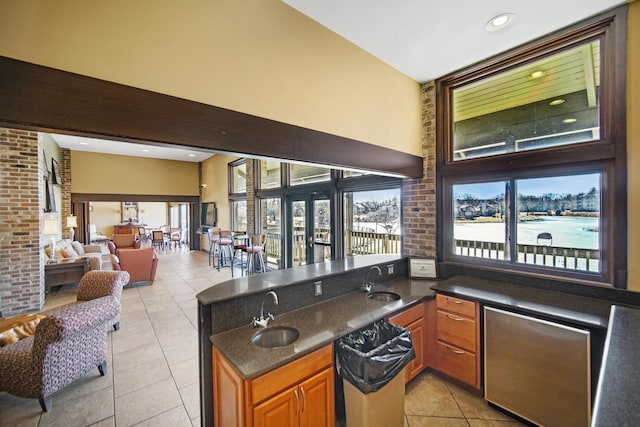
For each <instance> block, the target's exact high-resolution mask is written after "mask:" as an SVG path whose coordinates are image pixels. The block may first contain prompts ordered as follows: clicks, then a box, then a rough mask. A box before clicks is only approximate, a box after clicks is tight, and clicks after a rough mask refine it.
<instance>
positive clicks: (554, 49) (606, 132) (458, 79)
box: [436, 6, 627, 288]
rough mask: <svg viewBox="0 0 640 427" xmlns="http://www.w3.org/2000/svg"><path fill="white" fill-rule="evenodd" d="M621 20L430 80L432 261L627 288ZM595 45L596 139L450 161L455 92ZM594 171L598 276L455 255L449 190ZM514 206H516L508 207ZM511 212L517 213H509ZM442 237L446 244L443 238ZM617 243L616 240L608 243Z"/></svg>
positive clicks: (591, 23)
mask: <svg viewBox="0 0 640 427" xmlns="http://www.w3.org/2000/svg"><path fill="white" fill-rule="evenodd" d="M626 13H627V7H626V6H622V7H619V8H616V9H613V10H611V11H609V12H607V13H604V14H601V15H598V16H596V17H593V18H591V19H589V20H586V21H583V22H582V23H579V24H576V25H574V26H572V27H569V28H567V29H565V30H563V31H560V32H556V33H554V34H551V35H549V36H546V37H543V38H541V39H538V40H535V41H533V42H531V43H528V44H526V45H523V46H521V47H519V48H516V49H513V50H511V51H508V52H506V53H504V54H501V55H498V56H496V57H493V58H490V59H488V60H486V61H484V62H481V63H478V64H475V65H473V66H471V67H468V68H466V69H463V70H460V71H458V72H455V73H453V74H451V75H449V76H445V77H443V78H441V79H439V80H438V81H436V90H437V92H436V94H437V99H436V108H437V116H436V128H437V143H436V159H437V160H436V171H437V187H436V191H437V195H438V203H439V207H438V218H437V223H438V224H439V225H438V228H439V233H438V254H439V258H440V261H441V262H443V263H444V264H445V265H446V264H451V265H452V266H453V265H461V266H463V267H473V268H481V269H491V270H499V271H503V272H505V273H514V272H516V273H520V274H526V275H534V276H544V277H547V278H549V277H551V278H555V279H560V280H567V281H577V282H581V283H584V282H587V283H589V284H598V285H609V286H615V287H619V288H626V270H627V182H626V179H627V178H626ZM595 39H599V40H600V43H601V44H600V48H601V52H600V61H601V63H600V67H601V80H600V84H601V86H600V111H599V115H600V139H599V140H596V141H591V142H585V143H580V144H572V145H561V146H556V147H548V148H543V149H539V150H532V151H522V152H514V153H506V154H501V155H496V156H489V157H483V158H472V159H464V160H454V159H453V122H452V120H453V114H452V97H453V95H452V93H453V90H454V89H456V88H459V87H462V86H464V85H467V84H472V83H475V82H478V81H480V80H483V79H486V78H488V77H491V76H494V75H496V74H499V73H502V72H504V71H507V70H510V69H512V68H514V67H518V66H521V65H524V64H527V63H529V62H533V61H537V60H540V59H542V58H544V57H547V56H550V55H554V54H557V53H559V52H561V51H563V50H565V49H570V48H572V47H575V46H577V45H580V44H584V43H587V42H589V41H593V40H595ZM588 171H596V172H600V173H602V174H603V183H602V194H601V205H602V210H601V212H600V221H601V225H602V227H603V230H602V233H603V234H602V238H601V241H602V247H601V248H600V250H601V256H602V259H601V262H602V264H601V265H602V269H601V271H602V272H601V273H600V274H595V275H594V274H593V273H589V274H582V273H575V272H570V271H566V270H559V269H557V268H555V269H554V268H543V267H538V266H534V265H528V264H522V263H517V262H511V261H496V260H488V259H486V258H473V257H468V256H459V255H455V253H453V251H452V246H453V243H452V242H453V217H452V215H451V210H452V209H453V207H452V206H453V204H452V203H453V200H452V199H453V195H452V194H451V193H452V191H451V188H452V185H453V184H463V183H474V182H486V181H491V180H509V179H523V178H536V177H537V178H540V177H546V176H553V175H556V176H557V175H570V174H578V173H582V172H588ZM514 206H515V203H514ZM513 209H514V210H515V207H514V208H513ZM444 236H450V237H451V238H449V239H445V238H444ZM613 236H615V239H614V238H613Z"/></svg>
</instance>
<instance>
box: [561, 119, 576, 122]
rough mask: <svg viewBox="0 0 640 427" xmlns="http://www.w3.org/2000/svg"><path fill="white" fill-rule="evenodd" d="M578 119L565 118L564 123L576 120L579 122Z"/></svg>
mask: <svg viewBox="0 0 640 427" xmlns="http://www.w3.org/2000/svg"><path fill="white" fill-rule="evenodd" d="M577 121H578V119H564V120H563V121H562V123H575V122H577Z"/></svg>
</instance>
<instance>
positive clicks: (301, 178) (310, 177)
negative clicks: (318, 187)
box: [289, 163, 331, 185]
mask: <svg viewBox="0 0 640 427" xmlns="http://www.w3.org/2000/svg"><path fill="white" fill-rule="evenodd" d="M330 179H331V169H329V168H326V167H322V166H313V165H301V164H297V163H291V164H290V165H289V185H303V184H311V183H314V182H324V181H329V180H330Z"/></svg>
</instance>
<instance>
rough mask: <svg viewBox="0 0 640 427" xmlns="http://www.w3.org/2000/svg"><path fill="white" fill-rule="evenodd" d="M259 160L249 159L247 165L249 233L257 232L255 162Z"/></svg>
mask: <svg viewBox="0 0 640 427" xmlns="http://www.w3.org/2000/svg"><path fill="white" fill-rule="evenodd" d="M256 162H258V160H253V159H247V164H246V165H245V167H246V171H247V175H246V180H247V232H248V233H249V234H255V233H257V230H256V229H255V228H256V186H255V168H254V165H255V163H256Z"/></svg>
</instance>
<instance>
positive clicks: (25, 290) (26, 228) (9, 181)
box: [0, 128, 46, 316]
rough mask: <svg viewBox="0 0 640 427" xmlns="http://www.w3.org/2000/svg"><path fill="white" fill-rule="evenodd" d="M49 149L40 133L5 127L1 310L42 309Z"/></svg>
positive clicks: (0, 142)
mask: <svg viewBox="0 0 640 427" xmlns="http://www.w3.org/2000/svg"><path fill="white" fill-rule="evenodd" d="M43 155H44V151H43V149H42V148H40V147H39V145H38V133H37V132H30V131H25V130H16V129H6V128H0V310H2V315H3V316H8V315H9V316H10V315H14V314H19V313H23V312H27V311H37V310H40V309H41V308H42V306H43V304H44V274H43V273H44V261H43V259H42V254H41V252H42V251H41V250H40V248H41V247H43V246H44V245H45V244H46V243H42V242H41V234H40V230H41V224H42V219H43V217H44V214H43V211H44V180H43V172H44V170H43V160H42V157H43Z"/></svg>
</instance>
